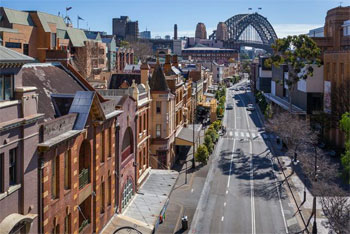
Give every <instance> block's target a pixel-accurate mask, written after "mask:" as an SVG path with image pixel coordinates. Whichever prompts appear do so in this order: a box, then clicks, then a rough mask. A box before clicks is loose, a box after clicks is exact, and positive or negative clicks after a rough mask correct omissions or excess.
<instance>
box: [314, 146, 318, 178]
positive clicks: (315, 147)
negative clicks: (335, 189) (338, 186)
mask: <svg viewBox="0 0 350 234" xmlns="http://www.w3.org/2000/svg"><path fill="white" fill-rule="evenodd" d="M314 150H315V177H314V179H315V181H317V146H316V145H314Z"/></svg>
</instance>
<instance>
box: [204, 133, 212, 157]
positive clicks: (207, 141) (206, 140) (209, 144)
mask: <svg viewBox="0 0 350 234" xmlns="http://www.w3.org/2000/svg"><path fill="white" fill-rule="evenodd" d="M204 145H205V146H206V147H207V149H208V151H209V154H211V153H212V152H213V149H214V144H213V140H212V139H211V136H210V135H206V136H205V137H204Z"/></svg>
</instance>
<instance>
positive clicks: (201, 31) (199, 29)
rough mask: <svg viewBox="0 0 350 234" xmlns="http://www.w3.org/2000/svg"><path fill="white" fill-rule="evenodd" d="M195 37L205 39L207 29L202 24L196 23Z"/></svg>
mask: <svg viewBox="0 0 350 234" xmlns="http://www.w3.org/2000/svg"><path fill="white" fill-rule="evenodd" d="M195 37H196V38H199V39H207V29H206V28H205V25H204V23H198V24H197V26H196V33H195Z"/></svg>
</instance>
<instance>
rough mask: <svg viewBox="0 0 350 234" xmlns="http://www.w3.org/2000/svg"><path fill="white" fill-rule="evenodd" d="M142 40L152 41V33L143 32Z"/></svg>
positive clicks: (141, 34)
mask: <svg viewBox="0 0 350 234" xmlns="http://www.w3.org/2000/svg"><path fill="white" fill-rule="evenodd" d="M140 38H142V39H151V31H147V29H146V31H143V32H140Z"/></svg>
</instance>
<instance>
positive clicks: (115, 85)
mask: <svg viewBox="0 0 350 234" xmlns="http://www.w3.org/2000/svg"><path fill="white" fill-rule="evenodd" d="M132 80H135V83H136V84H140V83H141V75H140V74H132V73H130V74H129V73H128V74H123V73H122V74H113V75H112V77H111V80H110V82H109V85H108V88H109V89H119V88H120V85H121V84H122V83H123V82H124V81H126V82H127V83H128V85H129V86H131V84H132Z"/></svg>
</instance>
